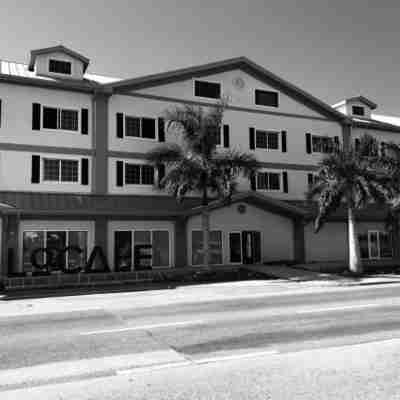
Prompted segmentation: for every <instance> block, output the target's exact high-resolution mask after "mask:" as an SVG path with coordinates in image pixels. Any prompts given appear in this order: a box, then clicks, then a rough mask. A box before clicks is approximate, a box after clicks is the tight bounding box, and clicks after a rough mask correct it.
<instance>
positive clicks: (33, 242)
mask: <svg viewBox="0 0 400 400" xmlns="http://www.w3.org/2000/svg"><path fill="white" fill-rule="evenodd" d="M43 247H44V232H42V231H37V232H35V231H27V232H24V233H23V257H22V259H23V260H22V263H23V268H24V271H25V272H32V264H31V256H32V253H33V252H34V251H35V250H36V249H40V248H43ZM36 260H37V262H38V263H39V264H41V265H42V264H43V263H44V256H43V253H41V252H40V253H39V254H38V255H37V257H36Z"/></svg>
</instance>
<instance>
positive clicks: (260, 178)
mask: <svg viewBox="0 0 400 400" xmlns="http://www.w3.org/2000/svg"><path fill="white" fill-rule="evenodd" d="M257 189H260V190H281V174H280V173H278V172H260V173H258V174H257Z"/></svg>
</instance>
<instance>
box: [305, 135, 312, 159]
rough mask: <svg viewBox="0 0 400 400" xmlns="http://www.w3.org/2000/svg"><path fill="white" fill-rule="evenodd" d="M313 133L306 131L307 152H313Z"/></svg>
mask: <svg viewBox="0 0 400 400" xmlns="http://www.w3.org/2000/svg"><path fill="white" fill-rule="evenodd" d="M311 152H312V148H311V133H306V153H307V154H311Z"/></svg>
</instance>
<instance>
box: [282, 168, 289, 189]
mask: <svg viewBox="0 0 400 400" xmlns="http://www.w3.org/2000/svg"><path fill="white" fill-rule="evenodd" d="M282 185H283V192H284V193H288V192H289V183H288V173H287V172H286V171H284V172H282Z"/></svg>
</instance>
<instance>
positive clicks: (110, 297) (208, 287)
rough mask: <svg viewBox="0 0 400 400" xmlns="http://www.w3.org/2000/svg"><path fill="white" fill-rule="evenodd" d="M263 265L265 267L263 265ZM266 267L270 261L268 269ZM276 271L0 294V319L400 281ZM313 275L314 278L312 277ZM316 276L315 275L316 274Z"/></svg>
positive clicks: (358, 287) (285, 269)
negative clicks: (157, 285)
mask: <svg viewBox="0 0 400 400" xmlns="http://www.w3.org/2000/svg"><path fill="white" fill-rule="evenodd" d="M261 268H263V267H261ZM269 268H270V267H269V266H268V269H269ZM274 271H275V273H278V272H279V274H280V275H281V276H283V274H284V273H285V274H286V279H285V280H283V279H276V280H268V281H263V280H254V281H235V282H226V283H213V284H202V285H188V286H180V287H175V288H165V289H156V290H146V291H140V292H138V291H128V289H127V290H126V291H121V292H111V293H92V294H90V293H89V294H87V293H84V292H83V293H81V294H79V295H67V294H65V292H64V293H63V294H61V293H60V294H59V295H58V293H57V292H56V291H53V294H52V295H49V294H47V295H46V297H44V296H45V295H43V296H42V297H37V298H21V299H14V300H8V299H7V296H6V295H2V296H1V295H0V322H1V320H5V319H8V320H9V319H10V318H16V319H19V318H39V317H42V318H46V315H49V314H52V315H53V316H57V315H59V317H60V318H63V316H62V314H66V313H80V312H93V313H99V312H113V311H116V310H124V309H132V308H137V309H139V308H151V307H157V306H166V305H178V304H190V303H192V304H193V303H202V302H211V301H212V302H216V301H229V300H237V299H250V298H254V299H256V298H262V297H271V296H290V295H302V294H312V293H326V292H335V291H344V290H345V291H348V290H352V291H354V290H365V289H367V288H371V285H372V286H374V285H382V284H389V283H390V284H396V283H397V284H400V277H399V276H397V275H390V276H385V277H379V276H377V277H365V278H360V279H357V280H354V279H351V278H342V277H340V279H335V276H330V277H329V276H326V275H328V274H319V273H312V274H308V272H307V271H300V270H296V269H294V268H289V267H277V268H274ZM312 278H313V279H312ZM317 278H318V279H317Z"/></svg>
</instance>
